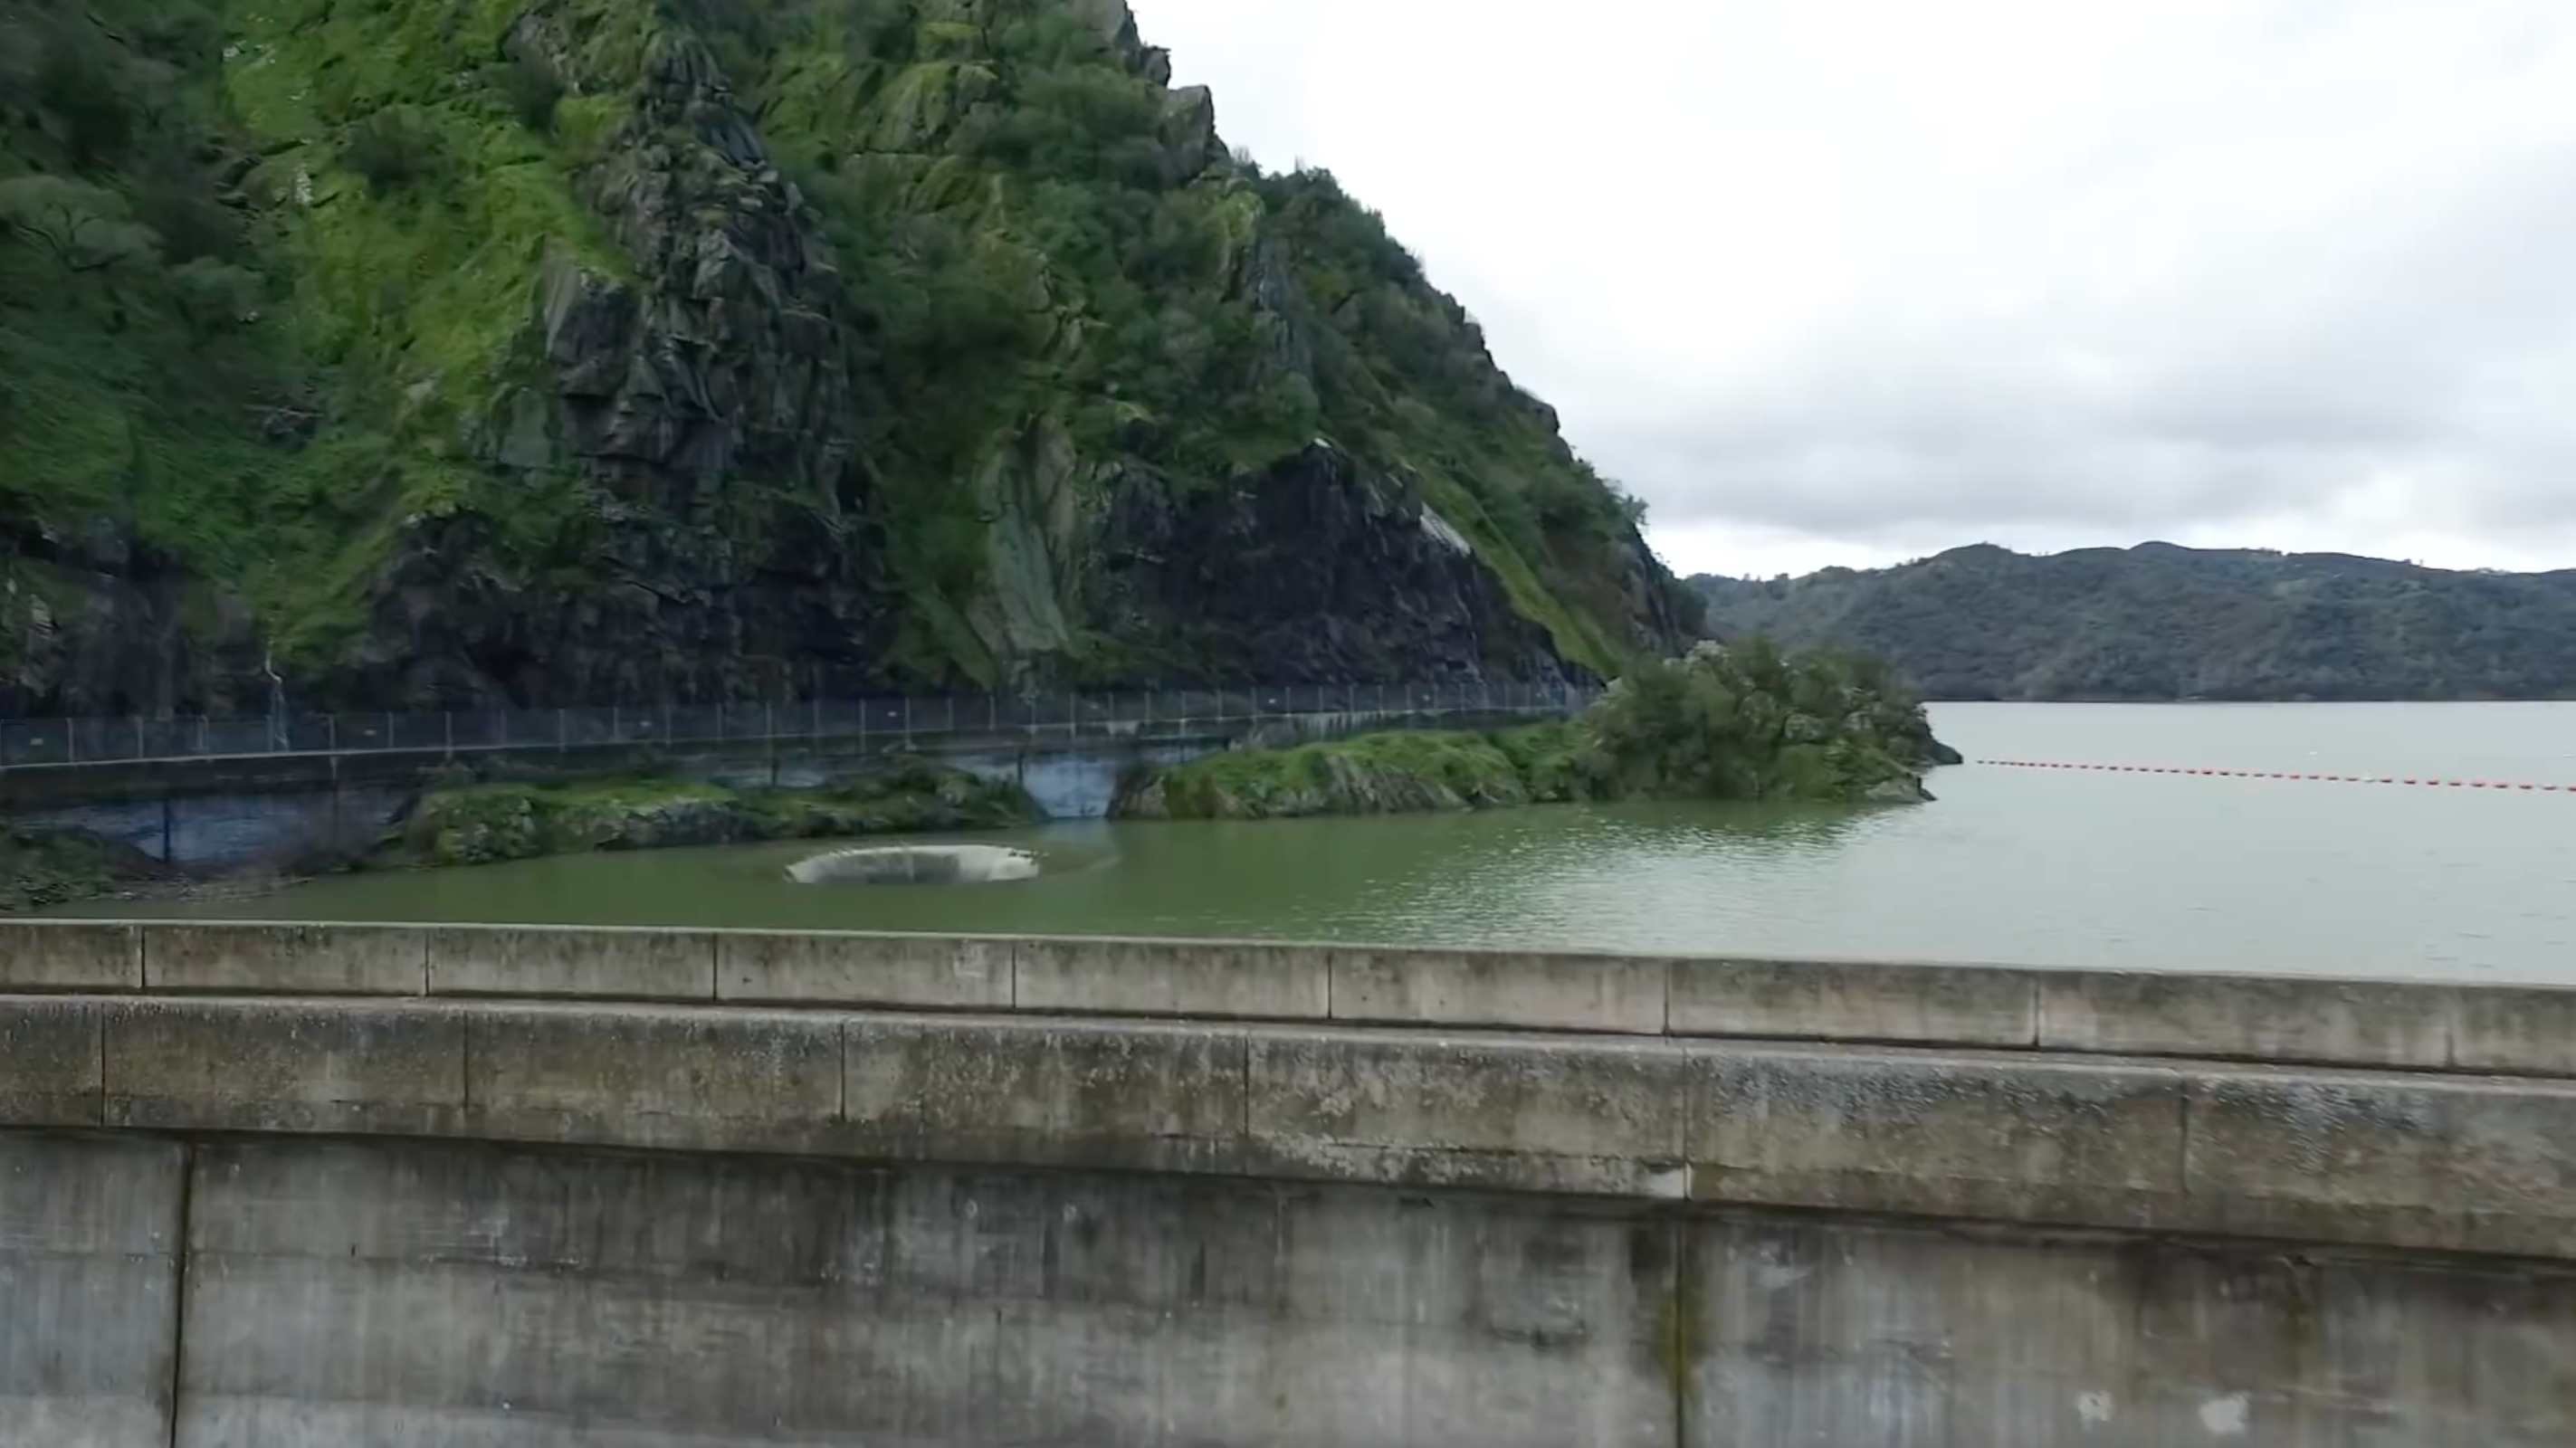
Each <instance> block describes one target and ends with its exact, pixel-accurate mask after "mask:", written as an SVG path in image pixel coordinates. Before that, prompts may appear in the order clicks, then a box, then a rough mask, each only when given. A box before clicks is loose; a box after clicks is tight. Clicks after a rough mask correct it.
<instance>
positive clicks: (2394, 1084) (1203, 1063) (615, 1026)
mask: <svg viewBox="0 0 2576 1448" xmlns="http://www.w3.org/2000/svg"><path fill="white" fill-rule="evenodd" d="M0 1047H5V1049H0V1127H79V1128H91V1129H97V1128H121V1129H140V1130H150V1131H160V1132H179V1133H202V1132H225V1133H235V1132H253V1133H309V1134H321V1135H334V1136H339V1135H367V1136H383V1135H397V1136H417V1137H444V1138H454V1139H471V1140H488V1141H507V1142H525V1143H537V1144H545V1145H568V1146H596V1147H619V1148H654V1149H677V1150H691V1151H707V1152H725V1153H772V1154H793V1155H806V1156H821V1157H837V1158H844V1159H859V1160H868V1161H924V1162H947V1163H957V1164H976V1165H989V1166H996V1167H1030V1166H1043V1167H1077V1168H1116V1169H1124V1170H1147V1171H1157V1172H1166V1173H1174V1174H1185V1175H1209V1176H1232V1177H1256V1178H1265V1179H1272V1180H1283V1181H1315V1182H1335V1183H1348V1184H1359V1185H1370V1186H1388V1187H1408V1188H1471V1189H1477V1190H1490V1191H1509V1192H1524V1193H1536V1194H1544V1195H1552V1196H1559V1197H1565V1196H1577V1197H1597V1198H1605V1199H1628V1200H1633V1201H1639V1202H1664V1203H1682V1202H1696V1203H1702V1204H1723V1205H1730V1206H1764V1207H1794V1208H1815V1209H1826V1210H1837V1211H1850V1212H1868V1213H1901V1214H1907V1215H1915V1216H1925V1217H1937V1218H1947V1219H1953V1220H1960V1221H1978V1222H1994V1223H2007V1224H2019V1225H2026V1226H2064V1227H2092V1228H2115V1229H2134V1230H2150V1231H2158V1232H2179V1233H2190V1234H2210V1235H2235V1236H2262V1237H2270V1238H2280V1239H2287V1240H2294V1241H2300V1242H2310V1243H2349V1244H2360V1245H2370V1246H2382V1247H2396V1248H2407V1249H2422V1250H2439V1251H2450V1252H2464V1253H2482V1254H2508V1255H2519V1256H2527V1257H2546V1258H2561V1259H2576V1082H2569V1081H2562V1080H2552V1079H2515V1078H2504V1077H2463V1076H2451V1075H2441V1074H2434V1073H2409V1072H2388V1071H2355V1070H2341V1069H2332V1068H2319V1067H2262V1066H2246V1065H2233V1064H2212V1063H2189V1062H2181V1061H2175V1060H2170V1059H2165V1060H2159V1059H2149V1058H2119V1057H2100V1056H2076V1055H2053V1054H2042V1053H2034V1052H2026V1051H2025V1052H2012V1051H1965V1050H1926V1049H1917V1048H1903V1047H1876V1046H1841V1045H1821V1044H1794V1043H1785V1042H1760V1041H1721V1040H1710V1039H1692V1040H1674V1039H1663V1038H1642V1037H1625V1036H1614V1035H1591V1036H1579V1035H1540V1034H1535V1033H1529V1032H1493V1031H1426V1030H1420V1029H1410V1028H1406V1029H1398V1028H1385V1027H1371V1028H1356V1027H1316V1026H1297V1025H1287V1024H1268V1023H1255V1022H1233V1023H1222V1022H1221V1023H1203V1024H1191V1023H1180V1022H1157V1021H1143V1020H1117V1019H1104V1018H1075V1017H1046V1016H1026V1015H1007V1014H983V1015H910V1014H894V1013H867V1014H861V1013H849V1012H839V1011H829V1010H810V1009H807V1010H786V1009H776V1008H745V1007H719V1006H711V1005H701V1006H675V1005H654V1004H633V1003H597V1002H533V1001H507V1000H441V999H367V998H362V997H344V998H337V999H327V998H293V999H290V998H267V999H262V998H232V997H215V996H202V997H183V998H167V997H158V998H156V997H118V996H97V997H83V996H66V995H36V996H11V997H0Z"/></svg>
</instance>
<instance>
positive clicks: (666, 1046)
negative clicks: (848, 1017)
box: [455, 1006, 842, 1152]
mask: <svg viewBox="0 0 2576 1448" xmlns="http://www.w3.org/2000/svg"><path fill="white" fill-rule="evenodd" d="M465 1020H466V1022H467V1027H466V1029H467V1033H468V1039H467V1044H466V1048H465V1060H466V1072H465V1076H466V1093H467V1096H468V1099H469V1100H470V1101H471V1103H472V1105H471V1107H470V1109H469V1111H468V1113H467V1124H466V1129H465V1130H463V1131H461V1132H458V1133H455V1134H457V1135H465V1136H474V1137H480V1138H484V1139H488V1140H499V1141H543V1142H577V1143H583V1144H594V1143H595V1144H603V1145H618V1146H643V1147H664V1148H672V1149H681V1150H699V1151H780V1152H793V1151H809V1150H818V1149H827V1148H829V1147H830V1146H831V1145H832V1143H833V1141H834V1139H835V1136H836V1133H837V1128H838V1124H839V1121H840V1115H841V1069H842V1068H841V1023H840V1022H839V1021H838V1020H836V1019H834V1018H831V1017H828V1016H814V1015H808V1014H802V1013H796V1012H783V1011H707V1010H699V1011H688V1010H675V1009H654V1008H651V1007H625V1008H621V1009H617V1010H613V1011H602V1010H595V1009H587V1008H583V1007H576V1006H509V1007H493V1008H486V1009H479V1010H474V1011H471V1012H468V1013H467V1014H466V1016H465Z"/></svg>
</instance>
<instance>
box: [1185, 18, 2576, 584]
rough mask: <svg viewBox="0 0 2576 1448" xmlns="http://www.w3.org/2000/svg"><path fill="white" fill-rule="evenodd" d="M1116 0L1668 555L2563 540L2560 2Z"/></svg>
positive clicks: (2491, 550) (2573, 31) (2570, 310)
mask: <svg viewBox="0 0 2576 1448" xmlns="http://www.w3.org/2000/svg"><path fill="white" fill-rule="evenodd" d="M1136 5H1137V9H1138V10H1139V12H1140V16H1141V18H1142V20H1143V22H1144V24H1145V26H1146V28H1147V30H1148V32H1149V33H1150V34H1152V35H1153V36H1154V38H1156V39H1157V40H1158V41H1162V42H1163V43H1168V44H1171V45H1173V46H1174V48H1175V50H1176V59H1177V61H1178V63H1179V66H1180V69H1181V70H1182V72H1183V73H1184V75H1185V78H1199V79H1207V80H1211V81H1213V82H1214V83H1215V84H1216V85H1217V87H1218V94H1219V101H1220V105H1221V106H1222V107H1223V109H1224V115H1225V119H1226V129H1227V133H1228V135H1229V137H1230V138H1232V139H1234V140H1236V141H1238V142H1243V143H1248V144H1250V145H1251V146H1252V148H1253V149H1254V150H1255V152H1256V153H1257V154H1259V155H1260V156H1261V157H1262V158H1263V159H1264V160H1265V161H1267V162H1269V163H1271V164H1285V163H1287V162H1288V161H1290V160H1293V159H1299V158H1302V159H1306V160H1309V161H1314V162H1320V163H1322V164H1327V165H1330V166H1332V167H1333V168H1334V169H1335V170H1336V171H1337V172H1338V173H1340V174H1341V175H1342V176H1343V177H1344V179H1345V180H1346V182H1348V183H1350V184H1351V185H1352V187H1353V189H1354V190H1355V191H1356V192H1357V193H1358V194H1360V195H1361V196H1362V197H1363V198H1364V199H1367V200H1369V201H1370V202H1372V203H1373V204H1376V205H1378V206H1380V207H1381V208H1383V209H1384V210H1385V211H1386V212H1387V213H1388V216H1389V219H1390V222H1391V223H1392V224H1393V225H1394V227H1395V229H1396V230H1397V232H1398V234H1399V235H1400V236H1403V237H1405V238H1406V239H1407V240H1408V241H1410V242H1412V243H1414V244H1415V245H1416V247H1417V249H1419V250H1420V251H1422V252H1423V254H1424V255H1425V256H1426V259H1427V260H1428V261H1429V262H1430V264H1431V266H1432V268H1433V271H1434V275H1435V278H1436V279H1438V280H1439V281H1441V282H1442V284H1444V285H1446V286H1448V287H1450V288H1451V289H1452V290H1454V291H1457V292H1458V293H1459V294H1460V295H1461V296H1462V298H1463V299H1464V300H1466V301H1467V303H1468V305H1469V306H1470V307H1471V309H1473V310H1475V311H1476V312H1477V313H1478V315H1479V316H1480V317H1481V318H1482V320H1483V321H1484V322H1485V323H1486V326H1487V330H1488V332H1489V334H1490V335H1491V337H1492V339H1493V342H1494V345H1495V349H1496V352H1497V354H1498V355H1499V356H1500V357H1501V358H1502V360H1503V361H1504V363H1505V365H1506V366H1508V367H1510V368H1511V369H1512V370H1513V371H1514V373H1515V375H1516V376H1517V377H1518V378H1519V380H1520V381H1522V382H1523V383H1524V384H1525V385H1527V386H1529V387H1530V388H1531V389H1532V390H1533V391H1535V392H1538V393H1539V394H1541V395H1542V396H1545V397H1547V398H1548V399H1549V400H1550V401H1552V402H1553V403H1555V404H1556V405H1557V406H1558V408H1559V410H1560V412H1561V413H1562V414H1563V415H1564V417H1565V419H1566V422H1567V425H1568V429H1569V432H1570V433H1571V434H1572V436H1573V440H1574V442H1575V444H1576V445H1577V446H1578V447H1579V448H1582V449H1583V450H1584V451H1586V452H1587V453H1589V454H1590V455H1592V456H1593V457H1594V458H1595V459H1596V461H1598V462H1599V463H1600V464H1601V465H1602V466H1603V468H1604V470H1605V471H1608V472H1610V473H1611V474H1612V475H1614V476H1617V477H1619V478H1621V479H1622V480H1623V481H1624V482H1625V483H1626V484H1627V485H1628V486H1629V487H1630V488H1631V489H1632V490H1633V491H1636V492H1637V493H1639V494H1640V495H1641V496H1643V497H1644V498H1646V499H1647V500H1648V502H1649V503H1650V504H1652V506H1653V508H1654V510H1655V517H1656V519H1657V525H1658V531H1657V539H1658V542H1659V544H1660V545H1662V546H1665V547H1666V548H1667V551H1670V552H1676V553H1682V554H1685V555H1687V554H1689V553H1691V552H1693V551H1694V550H1715V551H1717V552H1719V553H1721V554H1722V553H1724V552H1726V551H1727V550H1728V549H1742V550H1747V551H1750V552H1752V553H1756V554H1765V553H1767V554H1776V555H1779V556H1783V557H1785V556H1788V555H1790V554H1795V555H1796V556H1797V557H1798V558H1799V559H1800V560H1801V562H1805V561H1811V560H1812V559H1813V558H1815V557H1819V556H1833V555H1835V553H1836V550H1840V551H1841V552H1843V553H1848V554H1850V555H1851V556H1852V561H1856V562H1857V561H1874V560H1877V559H1879V558H1881V557H1883V556H1885V555H1887V554H1889V553H1891V552H1894V551H1899V550H1923V551H1928V550H1929V549H1931V548H1936V547H1940V546H1947V545H1949V544H1953V543H1961V542H1968V541H1974V540H1977V539H1981V538H1997V539H2003V540H2008V541H2017V542H2020V543H2022V544H2023V545H2024V546H2031V545H2042V546H2073V545H2078V544H2090V543H2102V542H2120V543H2125V542H2133V541H2137V540H2138V539H2140V538H2144V537H2150V536H2157V537H2174V538H2179V539H2183V540H2185V541H2215V540H2221V539H2224V540H2228V541H2240V542H2246V543H2263V542H2276V543H2281V544H2284V545H2288V546H2339V547H2348V548H2352V549H2355V550H2360V551H2384V552H2392V553H2411V552H2418V551H2421V550H2425V549H2435V550H2440V551H2443V552H2445V553H2446V554H2447V555H2448V556H2447V557H2446V558H2445V559H2444V561H2454V562H2479V561H2488V560H2489V559H2490V558H2492V559H2493V560H2495V561H2506V562H2513V563H2517V564H2526V565H2527V564H2529V563H2531V562H2532V561H2534V560H2536V559H2537V560H2542V561H2556V562H2565V563H2576V261H2572V260H2571V258H2576V105H2571V104H2569V103H2568V101H2567V99H2566V98H2567V97H2569V96H2571V95H2576V9H2570V8H2569V7H2567V6H2566V5H2564V4H2563V3H2562V0H2441V3H2434V0H2101V3H2099V4H2093V5H2084V6H2067V5H2064V4H2063V3H2062V0H1954V3H1953V4H1951V5H1947V6H1943V7H1923V6H1917V5H1913V4H1911V3H1909V0H1810V3H1807V4H1802V5H1800V6H1797V7H1785V8H1784V7H1776V6H1770V5H1756V4H1751V3H1741V4H1739V3H1733V0H1596V4H1595V5H1594V6H1593V7H1591V8H1590V9H1589V10H1587V12H1586V13H1585V14H1584V15H1583V16H1582V17H1581V19H1580V21H1579V22H1569V20H1568V18H1567V17H1566V16H1565V14H1564V13H1563V12H1562V11H1561V10H1559V9H1557V8H1555V7H1546V6H1540V5H1538V4H1536V3H1534V0H1490V3H1480V4H1478V5H1476V6H1474V7H1472V8H1470V7H1469V6H1467V5H1466V4H1465V3H1464V0H1457V3H1443V0H1306V3H1302V4H1300V5H1298V6H1296V7H1294V8H1293V9H1291V8H1288V7H1285V6H1284V5H1283V4H1282V3H1281V0H1136ZM1936 9H1937V10H1938V11H1939V12H1940V13H1939V14H1938V15H1937V16H1935V15H1932V14H1930V12H1931V11H1933V10H1936ZM1569 23H1573V24H1575V28H1576V29H1578V30H1579V31H1581V32H1582V33H1583V34H1584V35H1590V36H1596V37H1600V38H1602V39H1603V42H1604V44H1605V46H1606V45H1607V44H1608V38H1609V37H1620V36H1624V37H1627V38H1628V40H1629V41H1630V42H1634V43H1623V44H1620V45H1617V46H1610V47H1608V52H1606V53H1615V54H1617V55H1618V56H1619V57H1620V66H1621V67H1622V68H1621V69H1614V70H1608V71H1606V72H1605V71H1601V70H1599V69H1598V68H1587V67H1584V66H1580V65H1574V64H1570V63H1569V61H1568V59H1567V51H1566V47H1567V46H1568V45H1569V44H1570V43H1572V40H1573V38H1574V37H1570V36H1569V35H1568V34H1567V27H1568V25H1569ZM1289 31H1293V32H1294V34H1295V35H1296V36H1297V37H1298V39H1297V42H1296V43H1295V44H1293V45H1278V44H1273V43H1270V41H1269V40H1268V39H1266V38H1265V37H1266V36H1271V37H1275V36H1277V35H1279V34H1284V33H1288V32H1289ZM1632 62H1633V63H1632ZM1783 540H1791V541H1794V542H1795V544H1796V546H1795V547H1788V546H1786V544H1784V543H1783ZM2558 553H2563V554H2564V555H2565V556H2564V557H2563V558H2560V557H2557V556H2555V555H2556V554H2558ZM1679 561H1681V562H1683V563H1684V564H1685V565H1692V564H1697V565H1701V566H1724V567H1733V568H1738V569H1741V570H1742V571H1757V572H1759V571H1769V570H1768V568H1767V566H1766V564H1767V563H1768V561H1769V558H1768V557H1746V558H1742V559H1733V558H1728V557H1723V556H1720V557H1714V558H1701V557H1690V556H1684V557H1682V558H1681V559H1680V560H1679Z"/></svg>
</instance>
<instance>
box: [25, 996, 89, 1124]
mask: <svg viewBox="0 0 2576 1448" xmlns="http://www.w3.org/2000/svg"><path fill="white" fill-rule="evenodd" d="M106 1012H107V1007H106V1005H105V1004H104V1003H102V1002H100V1001H96V1000H57V999H51V998H47V997H43V996H37V997H32V998H30V997H16V998H8V997H0V1125H8V1126H96V1125H98V1124H99V1119H100V1117H99V1110H100V1093H101V1091H102V1089H103V1087H104V1084H105V1083H104V1073H103V1071H102V1061H103V1053H104V1050H105V1046H106V1035H105V1031H106V1026H105V1017H106Z"/></svg>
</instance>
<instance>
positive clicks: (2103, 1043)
mask: <svg viewBox="0 0 2576 1448" xmlns="http://www.w3.org/2000/svg"><path fill="white" fill-rule="evenodd" d="M46 994H80V995H131V996H192V995H205V996H231V997H245V996H292V997H316V996H331V997H371V998H453V999H480V1000H552V1001H589V1002H601V1003H609V1002H623V1003H628V1004H636V1003H668V1004H700V1005H728V1006H742V1007H762V1008H771V1009H790V1010H793V1009H823V1010H850V1009H862V1010H880V1009H892V1010H930V1011H943V1012H978V1013H981V1012H992V1013H1005V1014H1019V1015H1031V1016H1078V1017H1098V1018H1144V1019H1165V1020H1191V1021H1246V1022H1268V1023H1279V1024H1290V1025H1296V1024H1308V1025H1331V1026H1385V1027H1428V1028H1457V1029H1472V1030H1485V1031H1528V1032H1546V1033H1553V1034H1569V1035H1608V1036H1627V1037H1647V1038H1683V1039H1742V1040H1774V1041H1789V1042H1814V1043H1831V1044H1843V1045H1864V1046H1911V1047H1937V1048H1966V1049H1976V1050H1983V1051H2024V1052H2045V1053H2052V1054H2059V1055H2078V1056H2085V1055H2100V1056H2125V1057H2144V1058H2158V1057H2181V1058H2187V1059H2193V1060H2206V1061H2222V1062H2252V1063H2266V1064H2282V1065H2314V1066H2337V1067H2366V1068H2372V1069H2378V1070H2398V1071H2409V1072H2431V1073H2452V1074H2464V1075H2489V1076H2530V1077H2576V986H2570V987H2555V986H2545V985H2494V984H2482V983H2477V982H2463V981H2439V980H2429V979H2376V978H2374V979H2341V978H2334V977H2326V976H2307V975H2268V976H2257V975H2234V974H2214V973H2171V974H2166V973H2140V972H2134V971H2107V970H2083V969H2040V968H2031V967H2022V966H1979V965H1959V964H1945V963H1924V964H1912V963H1905V962H1893V961H1881V962H1858V961H1835V960H1801V959H1755V958H1746V957H1737V956H1691V955H1623V954H1617V953H1611V952H1595V951H1512V950H1498V949H1490V948H1470V949H1429V948H1420V947H1407V946H1384V945H1364V944H1354V943H1348V942H1329V943H1309V942H1279V941H1243V940H1218V939H1170V938H1141V937H1116V936H1033V935H939V934H908V933H894V932H868V931H779V930H747V929H709V930H697V929H661V928H636V927H557V926H514V925H430V924H396V925H357V924H329V923H318V922H317V923H284V922H270V921H204V920H145V921H116V920H62V919H19V920H0V995H46Z"/></svg>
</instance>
